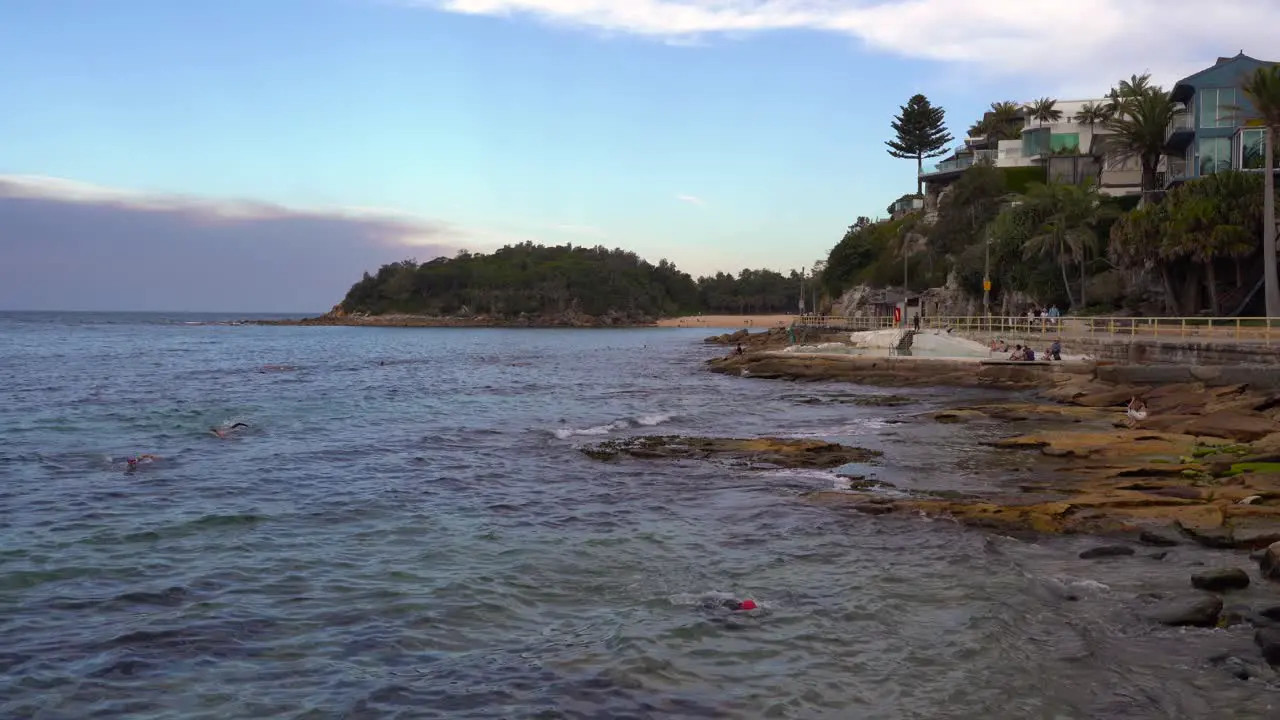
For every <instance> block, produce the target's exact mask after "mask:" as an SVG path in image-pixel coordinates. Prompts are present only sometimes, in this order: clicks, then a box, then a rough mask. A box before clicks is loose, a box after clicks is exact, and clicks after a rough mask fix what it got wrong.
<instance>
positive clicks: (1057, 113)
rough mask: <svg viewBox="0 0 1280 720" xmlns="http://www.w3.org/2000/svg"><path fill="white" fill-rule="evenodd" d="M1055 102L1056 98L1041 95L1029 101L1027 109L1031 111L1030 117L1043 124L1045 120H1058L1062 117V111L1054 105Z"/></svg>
mask: <svg viewBox="0 0 1280 720" xmlns="http://www.w3.org/2000/svg"><path fill="white" fill-rule="evenodd" d="M1057 104H1058V101H1057V100H1054V99H1052V98H1047V97H1043V98H1040V99H1039V100H1036V101H1035V102H1033V103H1031V105H1030V106H1029V107H1028V108H1027V109H1028V110H1030V111H1031V117H1033V118H1035V119H1036V121H1037V122H1039V123H1040V124H1041V125H1044V124H1045V123H1046V122H1058V121H1059V120H1061V119H1062V111H1061V110H1059V109H1057V108H1056V107H1054V105H1057Z"/></svg>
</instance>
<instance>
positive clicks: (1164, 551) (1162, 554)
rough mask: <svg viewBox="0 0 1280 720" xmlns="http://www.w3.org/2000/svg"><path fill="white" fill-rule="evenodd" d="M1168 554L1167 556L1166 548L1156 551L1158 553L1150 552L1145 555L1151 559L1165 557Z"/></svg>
mask: <svg viewBox="0 0 1280 720" xmlns="http://www.w3.org/2000/svg"><path fill="white" fill-rule="evenodd" d="M1168 556H1169V551H1168V550H1163V551H1161V552H1158V553H1151V554H1150V555H1148V556H1147V557H1149V558H1151V559H1152V560H1163V559H1165V558H1166V557H1168Z"/></svg>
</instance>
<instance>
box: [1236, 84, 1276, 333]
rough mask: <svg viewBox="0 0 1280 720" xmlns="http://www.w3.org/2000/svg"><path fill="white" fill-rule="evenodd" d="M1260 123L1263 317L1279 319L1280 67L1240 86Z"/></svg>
mask: <svg viewBox="0 0 1280 720" xmlns="http://www.w3.org/2000/svg"><path fill="white" fill-rule="evenodd" d="M1241 89H1242V90H1244V94H1245V97H1247V98H1249V102H1250V103H1251V104H1252V105H1253V109H1254V111H1255V112H1256V113H1257V114H1258V118H1259V119H1260V120H1261V121H1262V124H1263V136H1264V137H1263V151H1262V155H1263V158H1264V162H1263V170H1262V172H1263V189H1262V197H1263V210H1262V216H1263V224H1262V258H1263V263H1264V265H1263V268H1262V269H1263V273H1264V275H1263V277H1264V287H1265V293H1266V304H1267V316H1268V317H1277V316H1280V277H1278V276H1277V273H1276V224H1277V223H1278V222H1280V217H1277V216H1276V192H1275V159H1276V144H1277V142H1280V65H1272V66H1270V67H1262V68H1258V70H1257V71H1255V72H1254V73H1253V74H1252V75H1251V76H1249V77H1248V78H1247V79H1246V80H1245V82H1244V84H1243V85H1242V86H1241Z"/></svg>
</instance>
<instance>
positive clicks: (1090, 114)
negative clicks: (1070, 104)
mask: <svg viewBox="0 0 1280 720" xmlns="http://www.w3.org/2000/svg"><path fill="white" fill-rule="evenodd" d="M1110 117H1111V111H1110V110H1108V109H1107V106H1106V105H1105V104H1102V103H1092V102H1087V103H1085V104H1084V105H1081V106H1080V110H1079V111H1077V112H1076V114H1075V117H1074V118H1073V119H1074V120H1075V121H1076V123H1077V124H1079V125H1087V126H1088V127H1089V132H1093V127H1094V126H1095V125H1101V124H1102V123H1104V122H1106V121H1107V120H1108V119H1110Z"/></svg>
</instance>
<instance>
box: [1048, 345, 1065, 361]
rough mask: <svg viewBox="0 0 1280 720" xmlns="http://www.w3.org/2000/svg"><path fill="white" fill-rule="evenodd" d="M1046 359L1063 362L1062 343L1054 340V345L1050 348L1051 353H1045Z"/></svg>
mask: <svg viewBox="0 0 1280 720" xmlns="http://www.w3.org/2000/svg"><path fill="white" fill-rule="evenodd" d="M1045 357H1047V358H1049V359H1050V360H1061V359H1062V341H1061V340H1054V341H1053V344H1052V345H1050V346H1049V351H1048V352H1046V353H1045Z"/></svg>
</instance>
